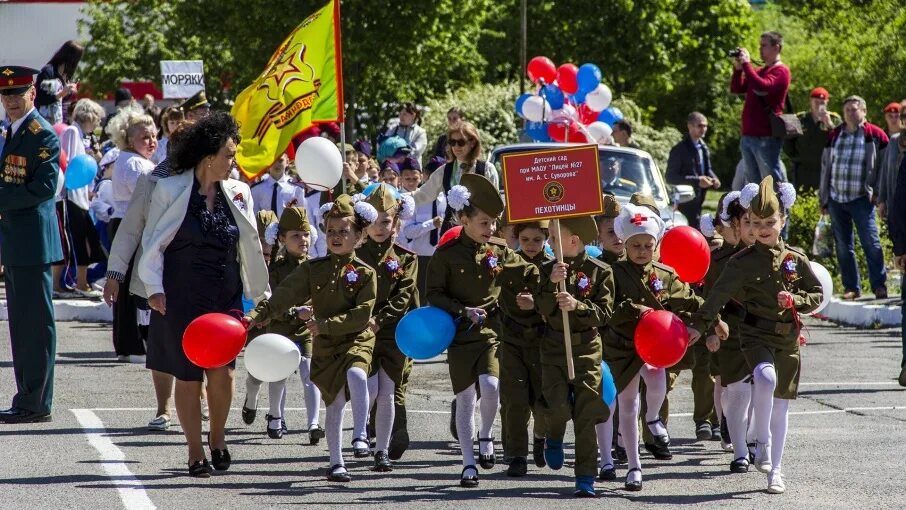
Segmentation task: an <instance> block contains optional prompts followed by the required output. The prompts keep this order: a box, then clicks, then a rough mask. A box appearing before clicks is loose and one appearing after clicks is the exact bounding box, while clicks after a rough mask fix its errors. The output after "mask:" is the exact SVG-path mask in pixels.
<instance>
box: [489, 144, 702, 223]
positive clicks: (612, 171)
mask: <svg viewBox="0 0 906 510" xmlns="http://www.w3.org/2000/svg"><path fill="white" fill-rule="evenodd" d="M575 145H582V144H570V143H517V144H512V145H504V146H501V147H496V148H494V150H492V151H491V154H490V156H488V160H489V161H490V162H491V163H493V164H494V166H495V167H496V168H497V169H498V172H502V170H501V169H500V164H499V163H498V162H499V161H500V157H501V156H502V155H504V154H512V153H518V152H528V151H537V150H539V149H540V150H544V149H556V148H559V147H569V146H575ZM598 161H599V162H600V167H601V181H602V182H601V184H602V188H603V189H604V191H609V192H611V193H613V194H614V195H615V196H616V197H617V200H618V201H619V202H620V204H621V205H622V204H626V203H628V202H629V197H630V195H632V194H633V193H635V192H637V191H638V192H641V193H645V194H649V195H651V196H652V197H653V198H654V201H655V202H656V203H657V205H658V208H659V209H660V211H661V218H663V220H664V222H665V223H666V224H667V228H670V227H672V226H679V225H688V224H689V222H688V220H687V219H686V216H685V215H683V213H681V212H679V211H677V210H676V209H675V207H674V205H675V204H682V203H685V202H688V201H690V200H692V199H693V198H695V190H694V189H693V188H692V186H688V185H685V184H681V185H678V186H668V185H667V183H666V182H665V181H664V176H663V175H662V174H661V172H660V170H658V168H657V164H656V163H655V162H654V160H653V159H652V158H651V155H650V154H648V153H647V152H645V151H643V150H638V149H630V148H628V147H616V146H612V145H600V146H598ZM500 182H501V183H503V177H502V176H501V178H500Z"/></svg>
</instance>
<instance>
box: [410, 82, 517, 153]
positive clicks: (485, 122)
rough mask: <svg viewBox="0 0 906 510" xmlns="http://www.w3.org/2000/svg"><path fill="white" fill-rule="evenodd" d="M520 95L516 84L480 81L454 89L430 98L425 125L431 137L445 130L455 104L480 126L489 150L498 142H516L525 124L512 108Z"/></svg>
mask: <svg viewBox="0 0 906 510" xmlns="http://www.w3.org/2000/svg"><path fill="white" fill-rule="evenodd" d="M518 95H519V87H518V85H517V84H515V83H501V84H479V85H475V86H473V87H468V88H462V89H459V90H455V91H453V92H450V93H448V94H446V95H444V96H442V97H438V98H436V99H429V100H428V102H427V103H426V109H427V111H426V112H425V115H424V116H423V118H422V127H424V128H425V131H427V132H428V135H429V137H437V136H440V135H441V134H443V133H445V132H446V130H447V111H448V110H449V109H450V108H452V107H454V106H455V107H459V108H462V109H463V110H464V112H465V115H466V119H467V120H468V121H469V122H472V123H473V124H475V127H477V128H478V131H479V133H480V134H481V143H482V145H483V146H484V148H485V150H486V151H487V150H490V149H491V148H492V147H495V146H497V145H504V144H509V143H515V142H517V141H518V140H519V133H518V131H519V129H521V127H522V120H521V119H519V118H518V116H517V115H516V112H515V110H514V108H513V105H514V103H515V101H516V96H518Z"/></svg>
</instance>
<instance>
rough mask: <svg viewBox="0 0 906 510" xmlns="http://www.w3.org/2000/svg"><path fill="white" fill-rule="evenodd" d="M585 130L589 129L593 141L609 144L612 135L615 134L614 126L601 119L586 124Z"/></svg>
mask: <svg viewBox="0 0 906 510" xmlns="http://www.w3.org/2000/svg"><path fill="white" fill-rule="evenodd" d="M585 130H586V131H588V136H589V138H590V139H591V142H592V143H597V144H600V145H606V144H608V143H609V142H610V135H611V134H613V128H611V127H610V126H608V125H607V123H606V122H601V121H600V120H598V121H595V122H592V123H591V124H589V125H587V126H585Z"/></svg>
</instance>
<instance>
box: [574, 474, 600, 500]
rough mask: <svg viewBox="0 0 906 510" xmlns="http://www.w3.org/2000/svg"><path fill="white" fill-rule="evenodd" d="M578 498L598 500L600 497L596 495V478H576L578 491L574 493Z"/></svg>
mask: <svg viewBox="0 0 906 510" xmlns="http://www.w3.org/2000/svg"><path fill="white" fill-rule="evenodd" d="M573 495H574V496H576V497H577V498H596V497H598V495H597V494H596V493H595V477H593V476H577V477H576V491H575V492H574V493H573Z"/></svg>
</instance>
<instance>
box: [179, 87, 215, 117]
mask: <svg viewBox="0 0 906 510" xmlns="http://www.w3.org/2000/svg"><path fill="white" fill-rule="evenodd" d="M210 107H211V103H209V102H208V96H206V95H205V93H204V90H199V91H198V92H196V93H195V95H193V96H192V97H190V98H189V99H186V100H185V101H183V103H182V104H181V105H179V109H180V110H182V111H184V112H190V111H192V110H197V109H198V108H210Z"/></svg>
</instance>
